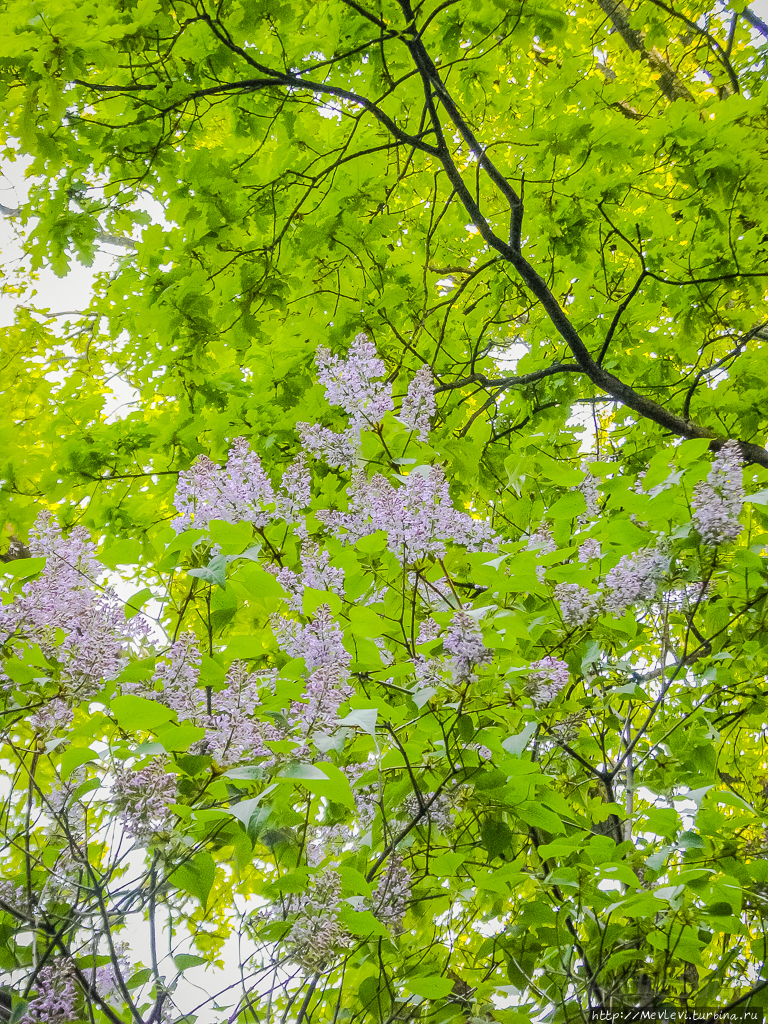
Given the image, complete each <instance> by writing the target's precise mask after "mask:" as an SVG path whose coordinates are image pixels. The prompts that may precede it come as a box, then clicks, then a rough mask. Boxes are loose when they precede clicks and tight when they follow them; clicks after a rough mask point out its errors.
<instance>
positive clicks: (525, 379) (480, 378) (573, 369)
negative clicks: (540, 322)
mask: <svg viewBox="0 0 768 1024" xmlns="http://www.w3.org/2000/svg"><path fill="white" fill-rule="evenodd" d="M580 372H581V367H580V366H578V365H577V364H576V363H553V364H552V366H546V367H544V369H542V370H534V371H533V372H532V373H524V374H521V375H520V376H519V377H502V378H501V379H500V380H491V379H490V378H489V377H486V376H485V374H484V373H471V374H470V375H469V376H468V377H462V378H461V380H454V381H451V383H450V384H440V385H438V387H436V388H435V394H438V393H439V392H441V391H453V390H454V389H455V388H463V387H466V386H467V385H469V384H481V385H482V386H483V387H484V388H502V389H503V388H510V387H514V386H516V385H517V386H521V385H525V384H534V383H535V382H536V381H537V380H543V379H544V378H545V377H552V376H554V375H555V374H556V373H580Z"/></svg>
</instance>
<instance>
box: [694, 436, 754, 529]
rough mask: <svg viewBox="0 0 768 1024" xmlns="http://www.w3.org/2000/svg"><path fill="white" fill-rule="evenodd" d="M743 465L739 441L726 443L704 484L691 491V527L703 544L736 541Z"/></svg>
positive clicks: (741, 501)
mask: <svg viewBox="0 0 768 1024" xmlns="http://www.w3.org/2000/svg"><path fill="white" fill-rule="evenodd" d="M742 463H743V460H742V457H741V449H740V448H739V444H738V441H726V443H725V444H724V445H723V447H722V448H721V449H720V451H719V452H718V453H717V455H715V458H714V460H713V462H712V467H711V469H710V471H709V473H708V474H707V479H706V481H704V480H702V481H700V482H699V483H697V484H696V486H695V487H694V489H693V506H694V509H695V511H694V514H693V525H694V526H695V528H696V530H697V532H698V533H699V536H700V537H701V539H702V540H703V541H704V543H705V544H709V545H710V546H712V547H714V546H716V545H717V544H728V543H730V542H731V541H734V540H736V538H737V537H738V536H739V534H740V533H741V531H742V525H741V523H740V522H739V515H740V513H741V506H742V504H743V503H744V486H743V481H742V475H743V474H742Z"/></svg>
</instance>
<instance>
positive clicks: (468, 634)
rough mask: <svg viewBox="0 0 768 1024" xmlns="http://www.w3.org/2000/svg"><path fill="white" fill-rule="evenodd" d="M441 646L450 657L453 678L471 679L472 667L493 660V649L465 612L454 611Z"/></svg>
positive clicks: (475, 623)
mask: <svg viewBox="0 0 768 1024" xmlns="http://www.w3.org/2000/svg"><path fill="white" fill-rule="evenodd" d="M443 647H444V648H445V650H446V651H448V653H449V654H452V655H453V658H452V659H451V668H452V669H453V674H454V678H455V679H456V680H457V681H459V680H465V679H471V678H472V677H473V669H474V668H476V666H478V665H483V664H487V663H488V662H489V661H492V660H493V651H489V650H488V648H487V647H486V646H485V644H484V643H483V634H482V631H481V629H480V627H479V626H478V624H477V622H475V620H474V619H473V618H472V616H471V615H468V614H467V612H461V611H460V612H456V614H455V615H454V616H453V619H452V620H451V624H450V625H449V626H448V629H447V630H446V631H445V636H444V637H443Z"/></svg>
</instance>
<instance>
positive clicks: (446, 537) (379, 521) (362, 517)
mask: <svg viewBox="0 0 768 1024" xmlns="http://www.w3.org/2000/svg"><path fill="white" fill-rule="evenodd" d="M317 518H318V519H319V520H320V521H321V522H322V523H324V525H326V526H327V527H329V528H330V529H332V530H333V531H334V532H335V533H336V536H337V537H338V538H339V539H340V540H342V541H343V542H344V543H349V544H354V543H355V542H357V541H358V540H360V539H362V538H363V537H367V536H370V535H371V534H373V533H376V532H377V531H378V530H383V531H385V532H386V534H387V541H388V545H389V549H390V550H391V551H392V552H393V553H394V554H395V555H396V557H397V558H398V560H399V561H400V563H401V564H402V565H405V564H407V563H409V562H415V561H418V560H419V559H422V558H426V557H427V556H428V555H435V556H436V557H438V558H442V557H443V555H444V554H445V552H446V550H447V545H448V543H454V544H459V545H463V546H465V547H466V548H467V549H468V550H470V551H481V550H488V546H489V545H490V544H491V542H492V539H493V535H492V531H491V529H490V527H489V525H488V524H487V523H485V522H483V521H481V520H476V519H473V518H472V517H471V516H470V515H468V514H467V513H466V512H459V511H458V510H457V509H456V508H454V505H453V501H452V500H451V496H450V492H449V489H448V482H447V480H446V479H445V474H444V472H443V470H442V468H441V467H440V466H419V467H416V468H415V469H414V470H412V471H411V473H409V474H408V476H407V477H406V478H405V482H404V485H403V486H401V487H394V486H393V485H392V484H391V483H390V482H389V480H387V479H385V478H384V477H383V476H381V475H380V474H378V473H377V474H376V475H375V476H373V477H372V478H371V479H370V480H369V479H368V477H367V476H366V474H365V473H364V472H363V471H360V472H358V473H357V474H356V476H355V477H354V479H353V481H352V485H351V488H350V499H349V512H336V511H323V512H318V514H317Z"/></svg>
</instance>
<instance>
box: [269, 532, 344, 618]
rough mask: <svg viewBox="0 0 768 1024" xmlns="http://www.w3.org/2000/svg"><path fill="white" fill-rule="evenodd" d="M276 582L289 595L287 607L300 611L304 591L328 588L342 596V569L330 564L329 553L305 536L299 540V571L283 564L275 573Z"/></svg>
mask: <svg viewBox="0 0 768 1024" xmlns="http://www.w3.org/2000/svg"><path fill="white" fill-rule="evenodd" d="M275 575H276V577H277V580H278V582H279V583H280V584H281V585H282V586H283V587H284V588H285V589H286V590H287V591H288V593H289V594H290V595H291V598H290V600H289V607H290V608H292V609H293V610H294V611H300V610H301V607H302V602H303V596H304V591H305V589H306V588H307V587H309V588H310V589H312V590H330V591H332V592H333V593H334V594H338V595H339V596H340V597H343V596H344V570H343V569H339V568H336V567H334V566H332V565H331V554H330V552H329V551H327V550H325V549H321V548H320V546H319V545H318V544H317V543H316V542H315V541H313V540H312V539H311V538H310V537H305V538H304V539H303V540H302V542H301V571H300V572H298V573H297V572H294V571H293V570H292V569H288V568H287V567H285V566H283V567H282V568H280V569H278V570H277V572H276V573H275Z"/></svg>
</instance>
